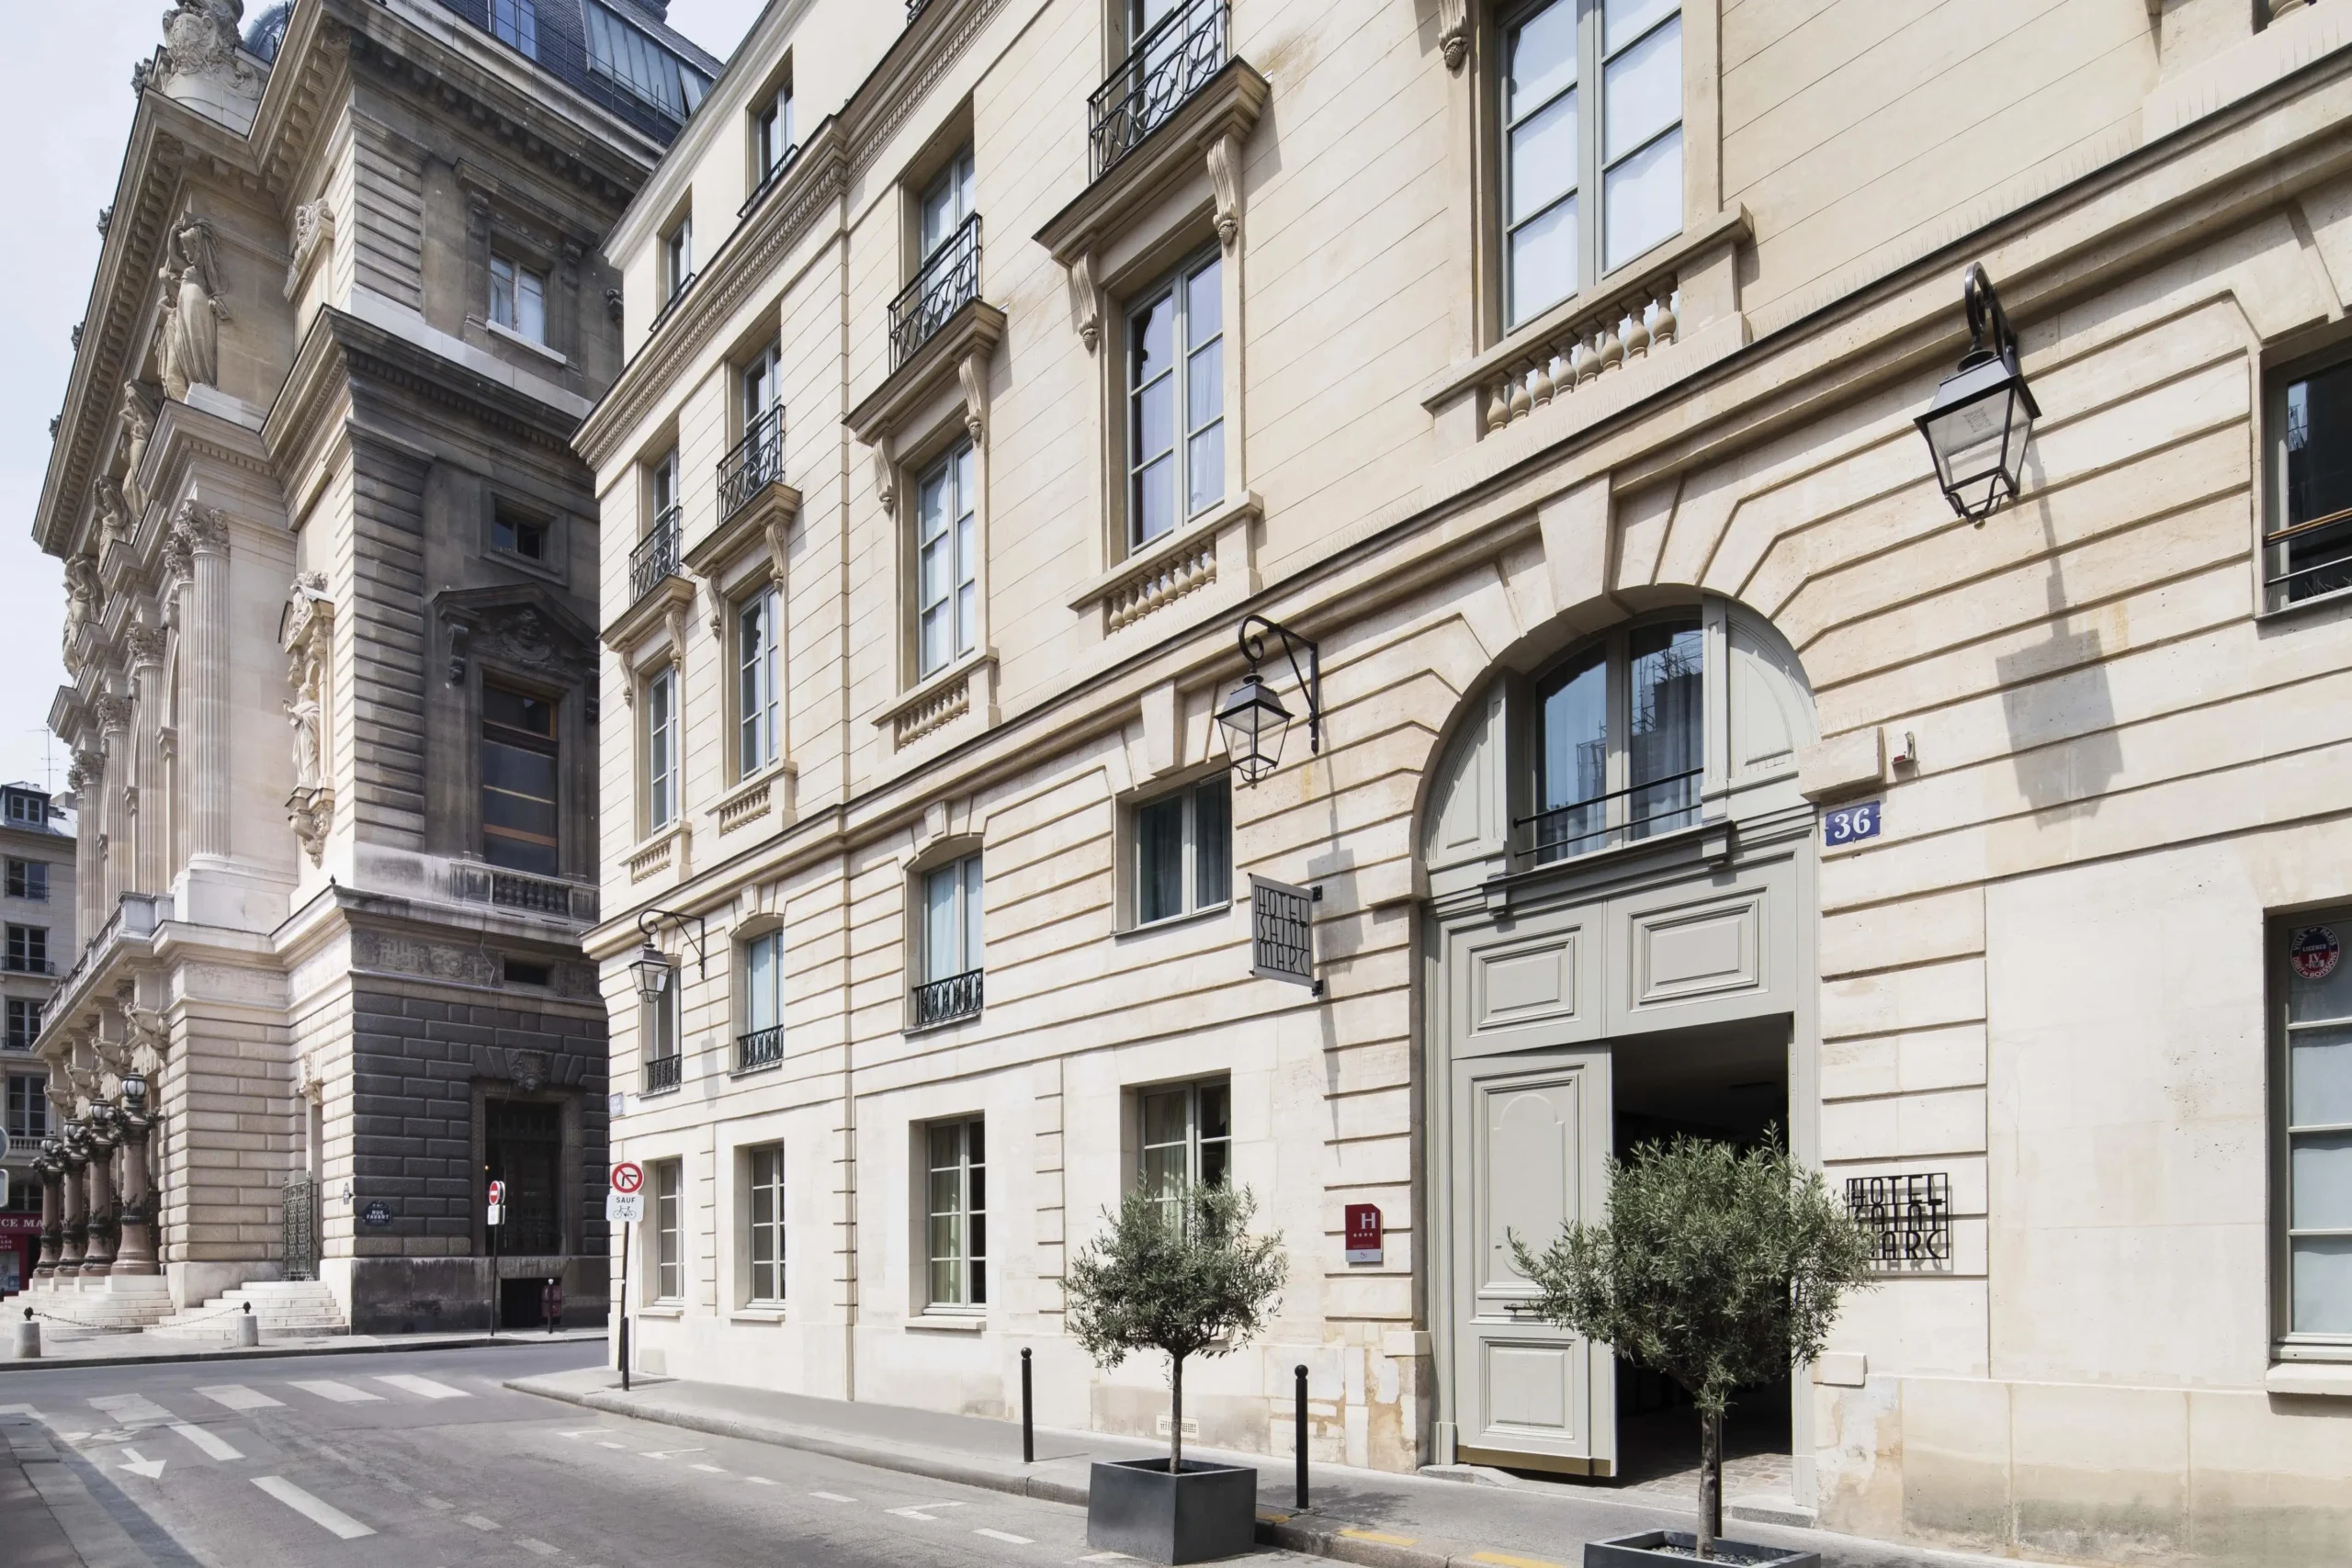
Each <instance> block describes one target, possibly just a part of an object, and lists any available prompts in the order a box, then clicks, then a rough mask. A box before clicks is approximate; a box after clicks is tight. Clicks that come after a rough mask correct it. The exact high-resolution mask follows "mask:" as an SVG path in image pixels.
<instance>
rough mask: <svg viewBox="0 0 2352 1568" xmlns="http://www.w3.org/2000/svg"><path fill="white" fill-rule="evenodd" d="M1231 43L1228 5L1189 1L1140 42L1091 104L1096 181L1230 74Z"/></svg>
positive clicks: (1212, 0) (1211, 0)
mask: <svg viewBox="0 0 2352 1568" xmlns="http://www.w3.org/2000/svg"><path fill="white" fill-rule="evenodd" d="M1231 37H1232V27H1231V23H1230V19H1229V16H1228V13H1227V0H1185V3H1184V4H1183V5H1182V6H1178V7H1177V8H1176V9H1175V10H1173V11H1170V13H1169V14H1168V15H1167V16H1165V17H1161V18H1160V19H1159V24H1158V25H1157V26H1155V27H1154V28H1152V29H1151V30H1150V31H1149V32H1148V33H1146V34H1144V35H1143V37H1142V38H1141V39H1138V40H1136V47H1135V50H1134V51H1133V52H1132V53H1130V54H1129V55H1128V56H1127V57H1126V59H1125V60H1123V61H1121V62H1119V64H1118V67H1117V69H1115V70H1114V71H1113V72H1112V73H1111V78H1110V80H1109V81H1107V82H1104V83H1103V85H1101V86H1100V87H1097V88H1096V89H1094V96H1092V97H1091V98H1090V99H1088V100H1087V110H1088V120H1087V123H1088V126H1089V129H1090V135H1089V143H1090V146H1091V152H1092V160H1093V173H1092V175H1091V177H1092V178H1094V179H1098V180H1099V179H1101V178H1102V177H1103V175H1105V174H1108V173H1109V172H1110V169H1111V165H1112V164H1115V163H1117V162H1118V161H1119V160H1120V159H1122V158H1124V157H1125V156H1126V155H1127V154H1128V153H1129V152H1134V151H1135V149H1136V146H1137V145H1138V144H1140V143H1141V142H1142V141H1143V139H1144V138H1145V137H1147V136H1149V135H1150V134H1151V133H1152V132H1153V131H1154V130H1158V129H1159V127H1160V126H1161V125H1162V124H1163V123H1165V122H1166V121H1167V119H1168V118H1169V117H1170V115H1172V114H1174V113H1175V112H1176V111H1177V110H1178V109H1180V108H1182V107H1184V104H1185V102H1186V100H1188V99H1190V98H1191V97H1192V96H1193V94H1194V93H1197V92H1199V91H1200V90H1201V88H1202V87H1203V86H1204V85H1206V84H1207V82H1208V79H1209V78H1210V77H1212V76H1214V75H1216V73H1218V72H1219V71H1222V70H1223V69H1225V62H1226V60H1227V57H1228V51H1229V50H1230V48H1231Z"/></svg>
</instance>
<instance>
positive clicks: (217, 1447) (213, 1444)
mask: <svg viewBox="0 0 2352 1568" xmlns="http://www.w3.org/2000/svg"><path fill="white" fill-rule="evenodd" d="M172 1430H173V1431H175V1432H177V1433H178V1434H179V1435H180V1436H181V1437H183V1438H187V1440H188V1441H189V1442H191V1443H194V1444H195V1445H196V1451H197V1452H198V1453H200V1454H202V1455H203V1456H204V1457H205V1458H206V1459H243V1458H244V1457H245V1456H244V1455H243V1454H242V1453H240V1452H238V1451H237V1449H236V1447H235V1445H233V1444H232V1443H231V1442H230V1441H229V1440H228V1439H227V1438H223V1437H221V1436H220V1434H219V1433H217V1432H208V1431H206V1430H205V1429H204V1428H203V1427H198V1426H195V1425H192V1424H191V1423H189V1422H187V1421H175V1422H173V1423H172Z"/></svg>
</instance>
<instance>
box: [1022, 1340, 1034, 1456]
mask: <svg viewBox="0 0 2352 1568" xmlns="http://www.w3.org/2000/svg"><path fill="white" fill-rule="evenodd" d="M1021 1462H1022V1463H1023V1464H1035V1463H1036V1462H1037V1410H1036V1404H1035V1399H1034V1397H1033V1395H1032V1393H1031V1390H1030V1386H1029V1352H1028V1351H1027V1350H1025V1349H1024V1350H1023V1351H1022V1352H1021Z"/></svg>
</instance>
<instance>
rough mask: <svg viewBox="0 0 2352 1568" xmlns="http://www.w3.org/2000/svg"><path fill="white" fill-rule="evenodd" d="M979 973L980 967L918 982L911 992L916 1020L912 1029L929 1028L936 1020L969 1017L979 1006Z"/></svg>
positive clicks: (947, 1021) (944, 1021)
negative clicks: (929, 980)
mask: <svg viewBox="0 0 2352 1568" xmlns="http://www.w3.org/2000/svg"><path fill="white" fill-rule="evenodd" d="M980 974H981V971H979V970H978V969H968V970H966V971H965V972H964V973H963V974H961V975H950V976H948V977H947V978H946V979H944V980H933V981H932V982H931V983H930V984H929V985H924V986H917V987H915V988H914V990H913V992H912V993H911V999H912V1003H913V1007H912V1011H913V1015H914V1017H913V1021H912V1022H911V1023H910V1024H909V1025H908V1027H909V1028H910V1029H929V1028H930V1027H931V1026H932V1025H933V1024H934V1023H952V1022H954V1021H956V1019H959V1018H970V1017H972V1016H973V1015H974V1014H976V1013H978V1011H979V1010H980Z"/></svg>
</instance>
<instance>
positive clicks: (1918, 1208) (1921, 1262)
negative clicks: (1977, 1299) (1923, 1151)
mask: <svg viewBox="0 0 2352 1568" xmlns="http://www.w3.org/2000/svg"><path fill="white" fill-rule="evenodd" d="M1846 1211H1847V1213H1850V1214H1852V1215H1853V1216H1854V1218H1855V1220H1856V1221H1857V1222H1858V1223H1860V1224H1861V1225H1862V1227H1863V1228H1864V1229H1866V1230H1868V1231H1869V1232H1870V1233H1871V1267H1872V1268H1874V1269H1881V1270H1884V1271H1893V1272H1921V1271H1932V1270H1940V1269H1950V1268H1951V1177H1949V1176H1946V1175H1943V1174H1942V1173H1940V1172H1937V1173H1934V1174H1929V1175H1922V1176H1857V1177H1852V1178H1849V1179H1848V1180H1847V1182H1846Z"/></svg>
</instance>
